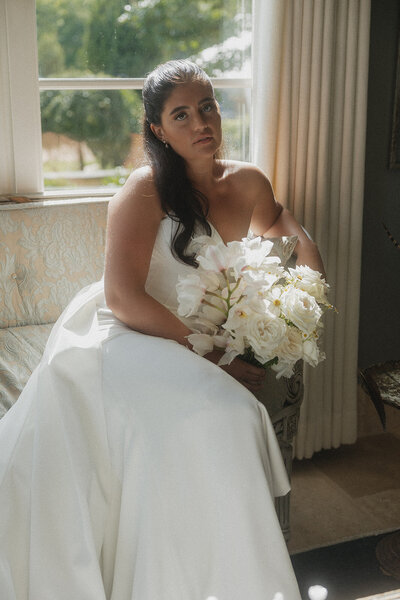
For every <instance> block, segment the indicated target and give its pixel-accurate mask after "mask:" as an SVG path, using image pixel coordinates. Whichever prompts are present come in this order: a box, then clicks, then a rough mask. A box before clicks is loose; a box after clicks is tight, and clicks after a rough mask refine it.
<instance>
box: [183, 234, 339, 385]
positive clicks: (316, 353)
mask: <svg viewBox="0 0 400 600" xmlns="http://www.w3.org/2000/svg"><path fill="white" fill-rule="evenodd" d="M204 237H205V238H206V236H204ZM204 242H205V243H204V246H203V250H202V252H201V253H200V254H199V255H198V256H197V260H198V263H199V267H198V269H197V270H196V271H195V272H193V273H191V274H190V275H187V276H186V277H181V278H180V280H179V282H178V284H177V293H178V302H179V306H178V314H179V315H180V316H182V317H187V320H186V322H187V323H188V324H189V327H190V328H191V329H192V331H194V333H192V334H191V335H189V336H188V340H189V341H190V343H191V344H192V346H193V349H194V351H195V352H197V353H198V354H200V355H201V356H204V354H207V353H208V352H211V350H212V349H213V348H214V347H217V348H220V349H222V350H224V354H223V356H222V358H221V360H220V361H219V364H220V365H224V364H229V363H230V362H231V361H232V360H233V359H234V358H235V357H236V356H239V357H240V358H243V359H244V360H246V361H248V362H251V363H253V364H257V365H259V366H264V367H267V366H271V368H272V369H274V370H275V371H276V372H277V377H278V378H279V377H281V376H285V377H290V376H291V375H292V374H293V367H294V365H295V363H296V362H297V361H298V360H299V359H303V360H304V361H305V362H306V363H308V364H310V365H312V366H316V365H317V364H318V363H319V362H320V361H321V360H323V359H324V358H325V355H324V354H323V352H321V350H320V348H319V346H318V339H319V336H320V331H321V329H322V327H323V325H322V323H321V317H322V315H323V313H324V311H325V310H327V309H330V308H333V307H332V305H331V304H330V303H329V302H328V300H327V291H328V288H329V286H328V284H327V283H326V282H325V280H324V279H323V278H322V276H321V274H320V273H318V272H317V271H313V270H312V269H310V268H309V267H307V266H297V267H296V268H294V269H292V268H289V269H285V268H284V267H283V266H282V264H281V260H280V258H278V257H276V256H272V255H271V250H272V247H273V243H272V242H271V241H269V240H265V239H263V238H261V237H257V238H254V239H247V238H245V239H243V240H242V241H241V242H229V243H228V244H224V243H223V242H219V243H213V242H210V238H207V240H204ZM207 242H208V243H207Z"/></svg>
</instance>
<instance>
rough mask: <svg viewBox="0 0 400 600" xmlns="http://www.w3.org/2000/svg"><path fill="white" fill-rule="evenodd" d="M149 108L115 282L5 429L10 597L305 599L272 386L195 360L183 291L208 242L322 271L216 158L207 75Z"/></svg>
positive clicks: (276, 210)
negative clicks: (272, 251) (282, 511)
mask: <svg viewBox="0 0 400 600" xmlns="http://www.w3.org/2000/svg"><path fill="white" fill-rule="evenodd" d="M143 101H144V110H145V121H144V138H145V145H146V150H147V154H148V158H149V165H148V166H147V167H143V168H141V169H138V170H136V171H135V172H133V173H132V174H131V176H130V177H129V179H128V181H127V182H126V184H125V185H124V187H123V188H122V189H121V190H120V191H119V192H118V193H117V194H116V195H115V196H114V198H113V199H112V200H111V202H110V206H109V216H108V233H107V244H106V261H105V272H104V279H103V280H102V281H100V282H97V283H94V284H92V285H91V286H89V287H87V288H85V289H84V290H82V291H81V292H80V293H79V294H78V295H77V296H76V297H75V298H74V299H73V300H72V302H71V303H70V304H69V306H68V307H67V308H66V310H65V311H64V313H63V314H62V315H61V317H60V319H59V320H58V322H57V323H56V325H55V326H54V328H53V330H52V333H51V336H50V338H49V341H48V343H47V346H46V349H45V352H44V355H43V358H42V360H41V363H40V365H39V366H38V368H37V369H36V370H35V371H34V373H33V374H32V376H31V378H30V380H29V381H28V383H27V385H26V387H25V389H24V391H23V392H22V394H21V396H20V398H19V400H18V402H17V403H16V404H15V405H14V406H13V408H12V409H10V411H9V412H8V413H7V414H6V416H5V417H4V418H3V419H2V421H0V448H1V455H0V597H1V599H2V600H105V599H107V600H273V599H274V598H278V597H280V598H282V597H283V598H284V599H285V600H299V599H300V595H299V591H298V587H297V583H296V580H295V577H294V574H293V571H292V567H291V563H290V559H289V556H288V553H287V550H286V546H285V542H284V540H283V537H282V534H281V531H280V527H279V522H278V520H277V516H276V513H275V509H274V496H279V495H283V494H286V493H287V492H288V490H289V485H288V480H287V477H286V473H285V469H284V465H283V462H282V458H281V455H280V451H279V447H278V444H277V441H276V438H275V434H274V431H273V428H272V426H271V423H270V420H269V417H268V414H267V413H266V410H265V408H264V406H263V405H262V404H260V403H259V402H258V401H257V400H256V398H255V396H254V395H253V394H252V392H254V391H257V390H258V389H259V388H260V386H261V385H262V381H263V377H264V370H263V369H259V368H257V367H255V366H252V365H249V364H247V363H245V362H243V361H242V360H241V359H239V358H236V359H235V360H234V361H233V362H232V363H231V364H230V365H228V366H224V367H219V366H217V363H218V360H219V358H220V354H219V351H218V350H214V351H213V352H211V353H209V354H207V355H206V356H205V357H200V356H198V355H197V354H195V353H194V352H193V351H192V349H191V346H190V343H189V342H188V339H187V336H188V335H189V334H190V333H191V330H190V329H189V327H188V326H187V325H186V324H185V322H184V320H183V319H181V318H178V316H177V296H176V283H177V281H178V278H179V276H180V275H185V274H187V273H191V272H193V269H194V268H196V265H197V263H196V252H198V244H197V245H196V238H198V237H199V236H204V234H206V235H207V236H208V238H204V237H202V238H201V239H202V240H204V239H209V243H215V242H216V241H221V240H222V241H223V242H224V243H227V242H229V241H231V240H240V239H241V238H243V237H245V236H246V235H247V234H248V231H249V230H250V229H251V231H252V232H253V233H255V234H257V235H263V234H265V235H268V236H277V235H283V234H287V235H292V234H295V235H298V238H299V239H298V243H297V246H296V254H297V260H298V263H300V264H308V265H309V266H311V267H312V268H314V269H317V270H319V271H321V272H322V273H323V265H322V262H321V258H320V255H319V253H318V250H317V248H316V246H315V245H314V244H313V243H312V242H310V241H309V240H308V238H307V237H306V236H305V235H304V233H303V230H302V229H301V227H300V226H299V225H298V224H297V223H296V221H295V220H294V219H293V217H292V216H291V215H290V213H289V212H288V211H286V210H284V209H282V207H281V206H280V205H279V204H278V203H276V201H275V199H274V196H273V192H272V189H271V186H270V183H269V182H268V180H267V179H266V177H265V176H264V175H263V173H261V172H260V171H259V170H258V169H257V168H256V167H254V166H252V165H250V164H246V163H240V162H234V161H226V160H222V159H220V158H219V149H220V146H221V115H220V110H219V106H218V103H217V101H216V99H215V96H214V91H213V88H212V85H211V83H210V80H209V78H208V77H207V75H206V74H205V73H204V71H202V70H201V69H200V68H199V67H197V66H196V65H194V64H193V63H191V62H189V61H171V62H169V63H166V64H164V65H161V66H159V67H157V68H156V69H155V70H154V71H153V72H152V73H151V74H150V75H149V76H148V77H147V79H146V82H145V85H144V88H143ZM206 243H207V242H206ZM279 594H282V596H279Z"/></svg>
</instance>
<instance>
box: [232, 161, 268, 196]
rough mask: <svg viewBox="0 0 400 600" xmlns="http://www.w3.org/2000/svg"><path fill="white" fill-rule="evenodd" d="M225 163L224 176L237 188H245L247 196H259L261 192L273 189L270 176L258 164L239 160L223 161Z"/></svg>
mask: <svg viewBox="0 0 400 600" xmlns="http://www.w3.org/2000/svg"><path fill="white" fill-rule="evenodd" d="M223 165H224V177H225V178H226V179H227V180H228V181H230V182H231V183H232V184H233V185H234V186H235V188H237V189H239V188H240V189H243V190H245V191H246V196H247V195H252V194H254V195H256V196H259V195H260V193H265V192H271V191H272V188H271V183H270V181H269V179H268V177H267V176H266V175H265V173H264V172H263V171H262V170H261V169H260V168H259V167H257V165H254V164H253V163H250V162H244V161H239V160H229V161H223Z"/></svg>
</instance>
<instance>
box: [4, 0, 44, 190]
mask: <svg viewBox="0 0 400 600" xmlns="http://www.w3.org/2000/svg"><path fill="white" fill-rule="evenodd" d="M0 5H1V8H0V10H1V15H0V16H1V26H0V34H1V35H0V40H1V41H0V54H1V56H2V60H1V63H0V109H1V110H2V114H3V115H9V116H10V117H11V118H9V121H8V123H7V125H6V127H4V128H3V127H2V133H1V134H0V135H1V140H0V142H1V144H0V145H1V151H0V152H1V155H0V157H1V158H2V157H3V155H4V157H5V161H1V162H2V167H0V168H1V171H0V177H1V180H0V184H1V187H2V189H1V191H2V192H5V193H13V194H26V193H35V192H41V191H42V190H43V178H42V141H41V121H40V96H39V85H38V62H37V43H36V11H35V2H34V0H2V2H1V3H0Z"/></svg>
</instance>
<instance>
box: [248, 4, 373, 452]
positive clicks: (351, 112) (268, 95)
mask: <svg viewBox="0 0 400 600" xmlns="http://www.w3.org/2000/svg"><path fill="white" fill-rule="evenodd" d="M369 24H370V0H254V54H253V79H254V88H253V94H254V95H253V111H254V112H253V124H254V126H253V132H252V136H253V141H252V145H253V152H254V155H253V158H254V161H255V162H256V163H257V164H258V165H259V166H260V167H261V168H262V169H263V170H264V171H265V173H266V174H267V175H268V176H269V177H270V179H271V181H272V184H273V186H274V189H275V193H276V197H277V199H278V201H279V202H281V204H283V205H284V206H287V207H288V208H289V209H290V210H291V211H292V213H293V214H294V216H295V217H296V219H297V220H298V221H299V222H300V223H301V224H302V225H304V227H305V228H306V229H307V230H308V231H309V233H310V234H311V236H312V237H313V239H314V240H315V241H316V242H317V244H318V246H319V248H320V251H321V254H322V257H323V260H324V263H325V267H326V270H327V273H328V280H329V282H330V285H331V288H332V292H331V301H332V303H334V304H335V306H336V307H337V309H338V311H339V313H338V314H337V315H333V314H329V315H327V316H326V319H325V336H324V338H325V339H324V346H325V352H326V355H327V359H326V361H325V362H323V363H321V364H320V365H319V366H318V367H317V368H316V369H311V368H310V369H309V368H306V369H305V395H304V401H303V406H302V409H301V416H300V423H299V430H298V435H297V438H296V448H295V452H296V456H297V457H298V458H304V457H305V458H309V457H311V456H312V454H313V452H315V451H318V450H321V449H322V448H332V447H338V446H339V445H340V444H343V443H353V442H355V440H356V437H357V342H358V318H359V290H360V266H361V233H362V209H363V182H364V155H365V134H366V105H367V79H368V50H369Z"/></svg>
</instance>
